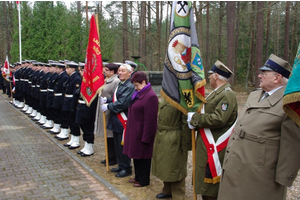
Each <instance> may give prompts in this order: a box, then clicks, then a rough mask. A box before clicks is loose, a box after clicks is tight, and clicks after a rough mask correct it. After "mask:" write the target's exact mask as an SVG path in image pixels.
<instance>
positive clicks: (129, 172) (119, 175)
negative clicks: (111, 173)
mask: <svg viewBox="0 0 300 200" xmlns="http://www.w3.org/2000/svg"><path fill="white" fill-rule="evenodd" d="M131 175H132V170H131V169H127V170H126V169H123V170H122V171H120V172H119V173H117V174H116V175H115V177H117V178H123V177H126V176H131Z"/></svg>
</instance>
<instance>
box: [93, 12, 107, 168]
mask: <svg viewBox="0 0 300 200" xmlns="http://www.w3.org/2000/svg"><path fill="white" fill-rule="evenodd" d="M95 21H96V27H97V32H98V38H99V42H100V33H99V26H98V14H95ZM102 116H103V130H104V144H105V161H106V171H107V172H109V167H108V166H109V160H108V147H107V132H106V115H105V112H102Z"/></svg>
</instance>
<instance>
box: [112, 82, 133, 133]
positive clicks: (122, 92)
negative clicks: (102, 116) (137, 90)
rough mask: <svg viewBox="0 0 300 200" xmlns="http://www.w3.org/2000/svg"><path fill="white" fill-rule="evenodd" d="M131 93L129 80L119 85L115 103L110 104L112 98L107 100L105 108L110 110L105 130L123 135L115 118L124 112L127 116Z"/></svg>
mask: <svg viewBox="0 0 300 200" xmlns="http://www.w3.org/2000/svg"><path fill="white" fill-rule="evenodd" d="M133 92H134V85H133V84H132V83H131V81H130V79H128V80H126V81H125V82H124V83H123V84H122V83H119V86H118V88H117V94H116V96H117V101H115V102H112V100H113V97H111V98H107V103H109V104H108V106H107V108H108V110H110V117H109V119H108V124H107V129H109V130H112V131H114V132H117V133H123V126H122V124H121V122H120V120H119V118H118V117H117V113H121V112H124V113H125V115H126V116H127V111H128V106H129V104H130V101H131V96H132V94H133Z"/></svg>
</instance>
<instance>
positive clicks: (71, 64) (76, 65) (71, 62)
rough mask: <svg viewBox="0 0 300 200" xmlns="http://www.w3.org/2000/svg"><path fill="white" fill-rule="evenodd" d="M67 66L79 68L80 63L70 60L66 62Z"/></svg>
mask: <svg viewBox="0 0 300 200" xmlns="http://www.w3.org/2000/svg"><path fill="white" fill-rule="evenodd" d="M66 67H70V68H76V69H77V68H78V64H77V63H76V62H74V61H68V62H66Z"/></svg>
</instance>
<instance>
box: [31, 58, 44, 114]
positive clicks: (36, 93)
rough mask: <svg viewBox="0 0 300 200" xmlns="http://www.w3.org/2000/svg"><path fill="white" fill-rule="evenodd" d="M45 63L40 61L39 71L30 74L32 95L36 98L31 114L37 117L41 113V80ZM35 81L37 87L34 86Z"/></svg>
mask: <svg viewBox="0 0 300 200" xmlns="http://www.w3.org/2000/svg"><path fill="white" fill-rule="evenodd" d="M43 68H44V63H38V67H37V71H38V72H36V73H34V74H31V75H30V76H29V80H28V84H29V85H30V88H32V96H33V98H34V99H35V100H34V102H35V103H34V104H33V105H32V108H33V109H32V112H31V114H30V115H29V117H31V118H33V119H34V118H35V117H36V116H37V114H38V113H40V105H39V104H40V93H41V92H40V82H41V80H42V79H43V76H44V69H43ZM34 82H35V87H33V85H34Z"/></svg>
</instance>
